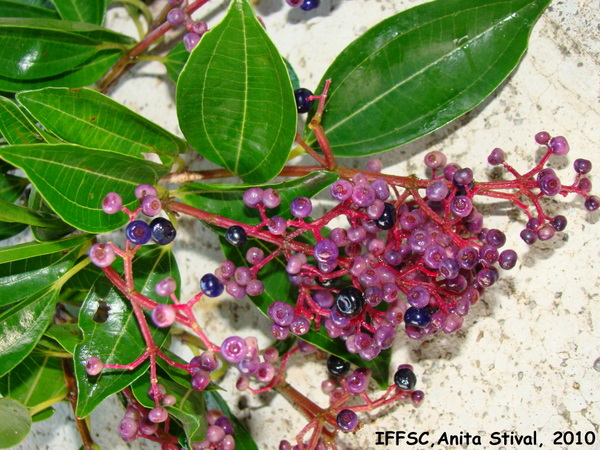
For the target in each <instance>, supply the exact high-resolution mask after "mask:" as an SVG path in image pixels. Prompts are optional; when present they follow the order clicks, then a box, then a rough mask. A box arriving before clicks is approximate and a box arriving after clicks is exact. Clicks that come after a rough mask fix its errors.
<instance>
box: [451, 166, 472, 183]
mask: <svg viewBox="0 0 600 450" xmlns="http://www.w3.org/2000/svg"><path fill="white" fill-rule="evenodd" d="M452 181H454V183H456V184H457V185H458V186H466V185H468V184H469V183H470V182H471V181H473V171H472V170H471V169H469V168H465V169H459V170H457V171H456V172H454V175H453V176H452Z"/></svg>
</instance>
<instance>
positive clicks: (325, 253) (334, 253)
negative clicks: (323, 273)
mask: <svg viewBox="0 0 600 450" xmlns="http://www.w3.org/2000/svg"><path fill="white" fill-rule="evenodd" d="M313 256H314V257H315V259H316V260H317V262H320V263H332V262H334V261H335V260H336V259H337V258H338V256H339V253H338V248H337V245H335V244H334V243H333V242H332V241H330V240H329V239H323V240H321V241H319V242H317V244H316V245H315V248H314V254H313Z"/></svg>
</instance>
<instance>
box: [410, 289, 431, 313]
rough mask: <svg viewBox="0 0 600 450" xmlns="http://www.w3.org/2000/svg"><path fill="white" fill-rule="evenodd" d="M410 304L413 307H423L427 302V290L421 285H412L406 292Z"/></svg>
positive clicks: (428, 297) (428, 296)
mask: <svg viewBox="0 0 600 450" xmlns="http://www.w3.org/2000/svg"><path fill="white" fill-rule="evenodd" d="M406 298H407V300H408V303H409V304H410V306H414V307H415V308H425V307H426V306H427V305H428V304H429V299H430V295H429V291H428V290H427V288H425V287H423V286H414V287H413V288H411V290H410V291H408V293H407V294H406Z"/></svg>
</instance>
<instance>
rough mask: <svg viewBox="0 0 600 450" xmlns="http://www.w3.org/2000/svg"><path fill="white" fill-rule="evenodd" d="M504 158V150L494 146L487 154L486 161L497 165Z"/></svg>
mask: <svg viewBox="0 0 600 450" xmlns="http://www.w3.org/2000/svg"><path fill="white" fill-rule="evenodd" d="M505 159H506V155H505V154H504V150H502V149H501V148H495V149H494V150H492V153H490V156H488V159H487V160H488V163H489V164H490V165H492V166H499V165H500V164H502V163H503V162H504V160H505Z"/></svg>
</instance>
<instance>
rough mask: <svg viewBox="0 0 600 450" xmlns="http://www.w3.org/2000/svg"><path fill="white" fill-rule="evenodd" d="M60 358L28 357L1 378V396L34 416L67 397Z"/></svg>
mask: <svg viewBox="0 0 600 450" xmlns="http://www.w3.org/2000/svg"><path fill="white" fill-rule="evenodd" d="M67 392H68V390H67V387H66V385H65V380H64V374H63V370H62V365H61V361H60V358H56V357H51V356H44V355H34V354H31V355H29V356H28V357H27V358H25V359H24V360H23V361H22V362H21V363H20V364H19V365H18V366H17V367H15V368H14V369H13V370H12V371H10V373H8V374H6V375H5V376H4V377H2V378H0V393H2V395H3V396H4V397H10V398H12V399H14V400H17V401H18V402H20V403H21V404H22V405H23V406H25V407H27V408H28V410H29V414H30V415H31V416H33V415H34V414H37V413H38V412H40V411H43V410H45V409H46V408H48V407H49V406H51V405H53V404H54V403H57V402H59V401H60V400H62V399H63V398H65V396H66V395H67Z"/></svg>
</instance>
